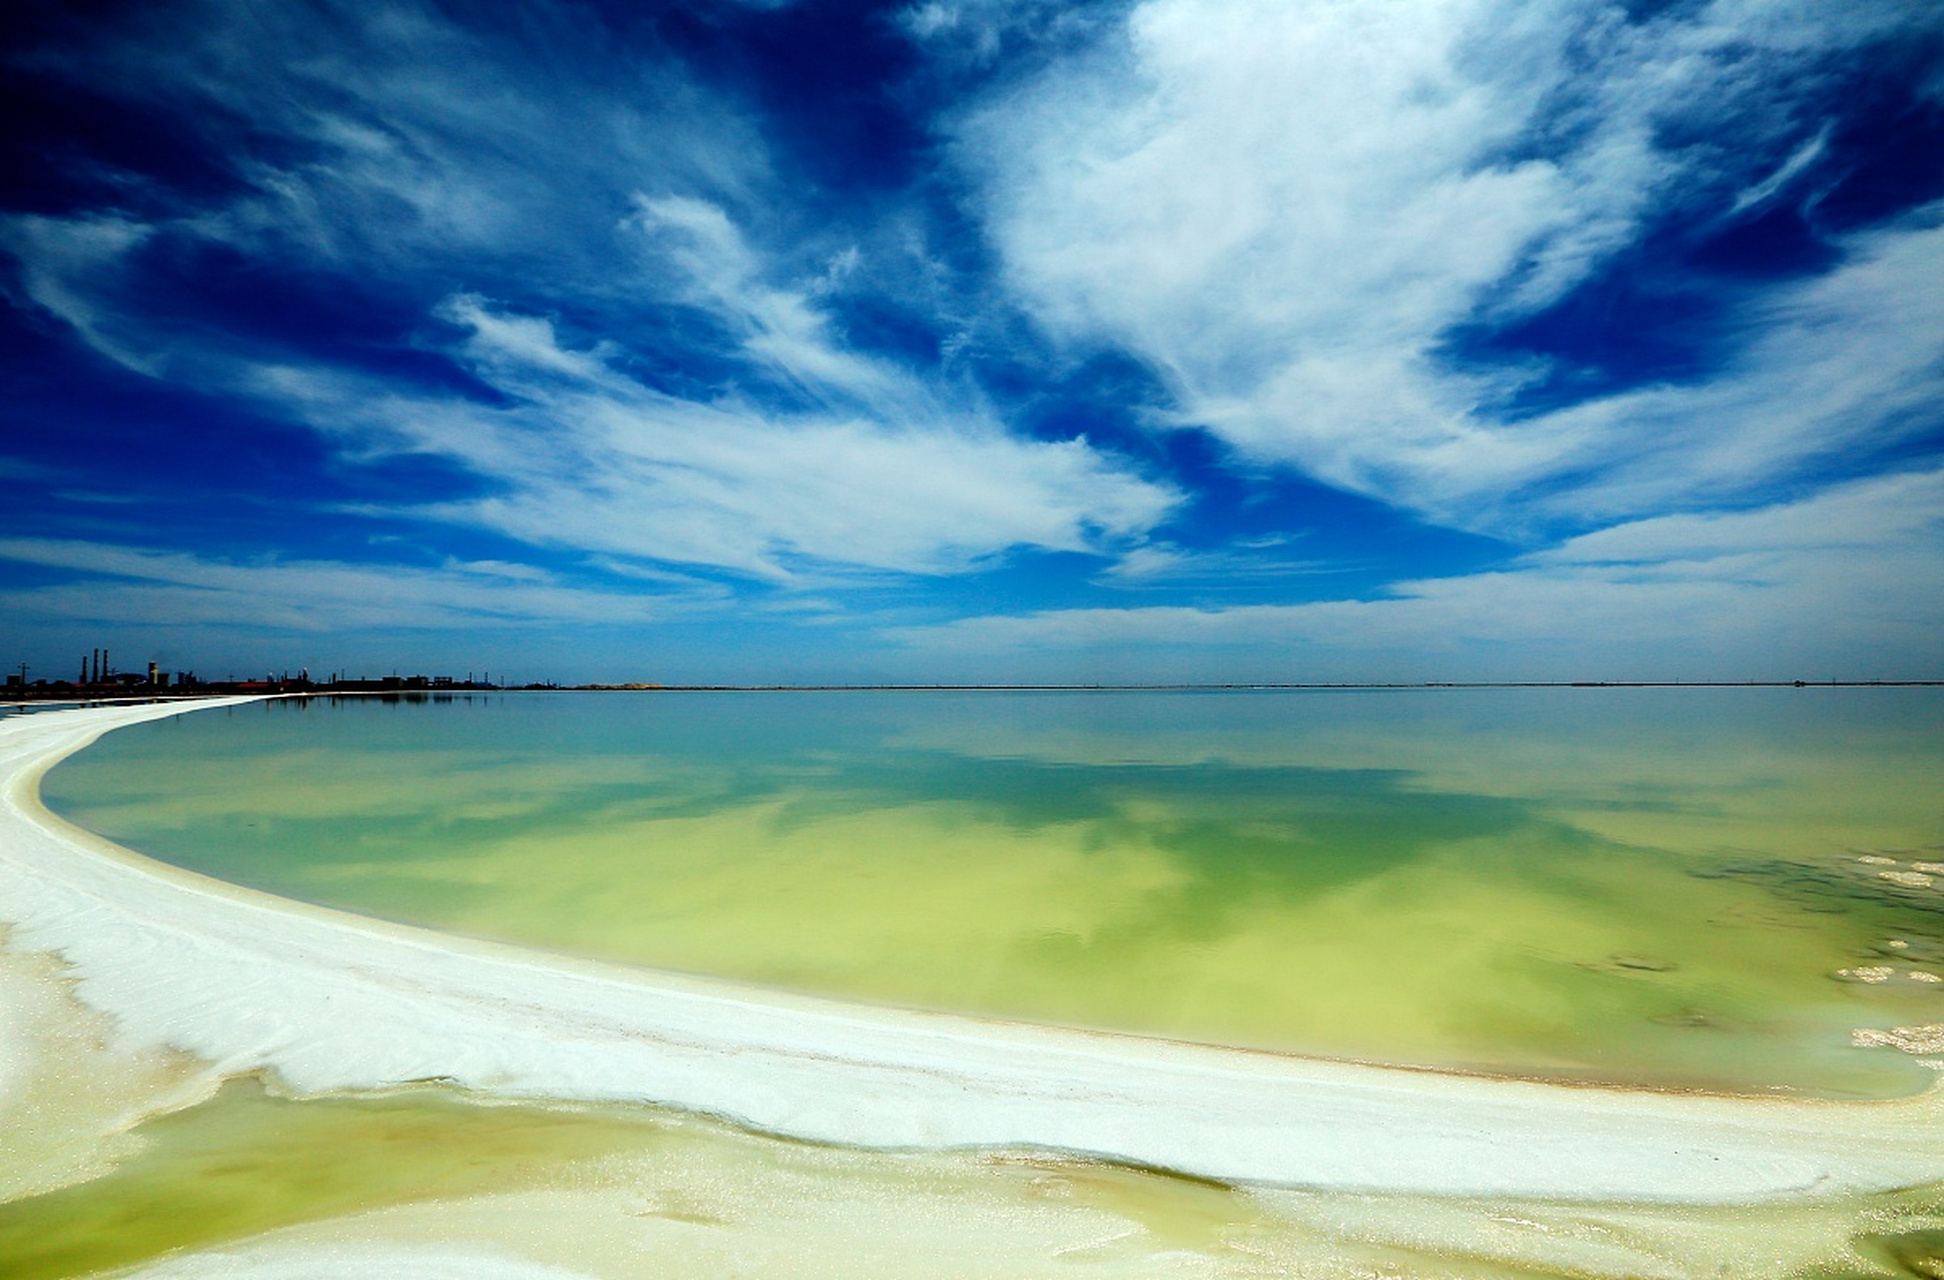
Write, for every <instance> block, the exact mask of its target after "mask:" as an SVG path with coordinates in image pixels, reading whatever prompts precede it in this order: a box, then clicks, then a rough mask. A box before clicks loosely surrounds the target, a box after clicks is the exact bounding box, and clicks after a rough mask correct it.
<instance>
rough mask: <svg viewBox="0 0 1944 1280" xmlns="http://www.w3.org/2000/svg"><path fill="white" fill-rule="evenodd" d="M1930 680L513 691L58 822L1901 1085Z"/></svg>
mask: <svg viewBox="0 0 1944 1280" xmlns="http://www.w3.org/2000/svg"><path fill="white" fill-rule="evenodd" d="M1940 779H1944V689H1889V688H1885V689H1842V690H1830V689H1801V690H1798V689H1706V690H1704V689H1540V690H1398V691H1342V692H1338V691H1278V692H1138V693H1128V692H1102V693H827V694H825V693H816V694H812V693H748V694H736V693H695V694H686V693H632V694H621V693H617V694H512V695H487V696H468V697H456V698H453V699H450V700H424V701H416V702H413V701H383V700H379V699H376V698H344V699H337V700H322V699H319V700H311V701H280V702H268V703H262V704H254V705H249V706H244V707H238V708H234V709H215V710H208V711H201V712H195V713H192V714H188V715H183V716H178V717H174V718H171V719H168V720H163V721H158V722H155V723H152V724H146V725H140V726H136V727H134V728H130V729H125V730H121V731H118V732H116V733H113V734H110V735H108V736H107V737H105V738H104V739H102V740H101V742H100V743H99V744H97V745H96V746H94V747H92V748H90V749H89V750H87V751H85V752H83V753H81V754H80V755H78V756H76V757H74V758H73V759H71V760H69V761H67V762H66V763H64V764H62V765H61V766H59V767H58V768H56V769H55V770H54V771H53V772H52V773H50V774H49V776H48V777H47V779H46V781H45V784H44V786H43V794H44V796H45V798H46V800H47V803H48V804H49V805H50V807H52V808H53V809H54V810H55V811H56V812H58V813H60V814H62V815H63V816H65V817H67V818H69V819H70V820H72V821H74V822H76V823H78V824H80V825H82V826H84V827H87V828H89V829H91V830H94V831H97V832H100V833H102V834H104V835H106V836H109V837H111V838H113V839H115V840H117V841H119V842H121V843H123V844H126V845H128V846H129V847H131V848H134V849H137V850H140V851H142V852H144V853H147V854H150V855H152V856H154V857H157V858H160V859H163V860H165V861H168V862H172V863H175V864H178V865H180V866H183V867H187V868H190V869H193V870H196V871H199V872H203V873H206V874H208V875H212V876H216V877H220V878H222V879H225V880H229V881H233V882H236V883H240V884H246V885H251V886H254V887H257V888H261V889H267V890H270V891H272V892H275V893H279V894H283V895H286V896H289V897H294V898H300V899H304V900H306V901H312V902H318V903H325V904H329V905H332V906H336V907H342V908H345V909H348V910H352V911H357V912H362V913H366V914H369V915H374V916H381V917H385V918H387V919H392V920H401V921H407V922H411V923H415V924H422V925H429V926H432V927H434V928H438V929H443V930H447V931H452V932H457V933H464V934H470V935H475V936H481V937H490V938H497V939H505V940H510V941H514V942H519V943H524V944H530V945H533V946H537V947H542V948H548V949H552V950H555V951H561V952H571V953H575V954H580V955H589V956H598V957H603V958H607V959H613V960H619V961H623V962H626V963H633V964H642V965H650V966H657V967H662V968H668V969H677V970H683V971H689V972H696V973H706V974H713V975H719V976H724V977H729V978H735V979H742V980H748V981H752V982H759V983H764V984H769V985H774V986H780V987H788V988H792V989H797V990H804V991H813V992H821V993H827V994H832V995H839V996H845V997H851V998H859V999H864V1000H870V1001H876V1002H881V1003H888V1004H897V1005H908V1006H920V1007H925V1008H937V1009H951V1010H962V1011H968V1012H975V1013H985V1014H996V1015H1003V1016H1007V1017H1017V1018H1024V1019H1031V1020H1036V1021H1045V1022H1054V1023H1061V1024H1069V1025H1082V1026H1093V1027H1107V1028H1117V1029H1123V1030H1129V1031H1135V1032H1141V1033H1145V1034H1153V1035H1162V1036H1172V1037H1180V1038H1185V1039H1193V1040H1203V1041H1211V1042H1218V1043H1226V1044H1240V1045H1249V1046H1257V1047H1262V1048H1269V1049H1277V1050H1289V1051H1299V1052H1305V1053H1315V1054H1325V1055H1330V1056H1337V1057H1347V1058H1356V1059H1364V1060H1375V1061H1384V1062H1397V1063H1412V1064H1424V1065H1432V1066H1442V1067H1457V1068H1465V1069H1480V1070H1487V1071H1494V1072H1511V1073H1517V1074H1524V1075H1535V1076H1544V1077H1555V1078H1574V1079H1595V1080H1603V1081H1625V1082H1636V1083H1649V1084H1658V1085H1676V1086H1701V1087H1708V1088H1716V1089H1726V1090H1735V1091H1743V1092H1764V1091H1771V1090H1787V1091H1797V1092H1806V1093H1815V1094H1822V1095H1829V1096H1881V1095H1888V1094H1896V1093H1904V1092H1913V1091H1915V1090H1918V1089H1920V1088H1923V1087H1925V1086H1926V1085H1928V1084H1929V1083H1930V1081H1931V1080H1932V1079H1933V1078H1934V1077H1933V1072H1932V1071H1931V1069H1929V1068H1928V1067H1926V1066H1924V1065H1923V1064H1922V1063H1921V1062H1920V1061H1919V1060H1918V1059H1917V1058H1916V1057H1915V1056H1913V1055H1911V1054H1907V1053H1904V1052H1901V1051H1899V1050H1897V1049H1895V1048H1890V1047H1858V1046H1857V1045H1855V1044H1854V1043H1853V1042H1852V1032H1853V1031H1855V1030H1856V1029H1859V1028H1875V1029H1883V1028H1892V1027H1898V1026H1910V1025H1921V1024H1925V1023H1937V1022H1940V1021H1944V983H1941V982H1938V981H1936V979H1937V978H1938V977H1944V783H1941V782H1940Z"/></svg>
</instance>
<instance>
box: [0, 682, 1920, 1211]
mask: <svg viewBox="0 0 1944 1280" xmlns="http://www.w3.org/2000/svg"><path fill="white" fill-rule="evenodd" d="M234 701H246V699H235V700H225V701H223V702H201V703H186V704H169V705H160V706H142V707H111V708H89V709H81V710H70V711H43V712H37V713H35V714H32V715H26V716H19V717H10V718H8V719H5V720H0V921H6V922H9V923H11V924H12V925H13V926H14V927H13V933H12V939H11V945H12V946H13V947H15V948H16V949H22V950H43V951H56V952H59V953H61V954H62V955H63V956H64V957H65V958H66V959H67V961H68V962H69V963H70V964H71V965H72V966H73V967H74V972H75V976H76V977H77V978H78V979H79V982H80V986H79V991H80V995H81V997H82V998H83V999H84V1000H86V1001H87V1002H89V1003H90V1004H92V1005H94V1006H95V1007H97V1008H99V1009H101V1010H103V1011H105V1012H106V1013H108V1014H110V1015H111V1016H113V1017H114V1018H115V1019H117V1020H118V1022H119V1024H120V1026H121V1028H122V1031H123V1034H124V1035H125V1037H126V1038H127V1039H128V1040H129V1042H130V1043H131V1044H144V1045H153V1044H168V1045H173V1046H176V1047H178V1048H182V1049H186V1050H188V1051H190V1052H192V1053H195V1054H197V1055H199V1056H201V1057H202V1058H204V1059H206V1060H209V1061H211V1062H213V1063H215V1064H216V1066H217V1068H218V1069H219V1070H221V1071H223V1072H243V1071H250V1070H257V1069H270V1070H274V1071H275V1072H277V1073H278V1074H279V1075H280V1076H281V1077H282V1079H283V1080H284V1081H286V1082H287V1083H288V1085H289V1086H290V1087H291V1088H293V1089H295V1090H297V1091H299V1092H323V1091H332V1090H345V1089H361V1088H373V1087H384V1086H387V1085H396V1084H399V1083H402V1082H408V1081H416V1080H424V1079H427V1078H449V1079H451V1080H453V1081H455V1082H457V1083H458V1084H460V1085H463V1086H465V1087H467V1088H470V1089H475V1090H481V1091H486V1092H490V1093H495V1094H499V1095H504V1096H520V1097H549V1098H575V1099H589V1100H624V1101H638V1102H648V1103H658V1104H664V1105H670V1106H675V1107H680V1108H686V1109H693V1110H698V1111H706V1112H711V1113H715V1114H718V1115H722V1116H725V1117H728V1118H730V1119H732V1120H735V1121H737V1122H739V1123H742V1124H745V1125H748V1126H751V1127H753V1128H758V1129H763V1130H768V1131H771V1132H774V1133H780V1134H786V1135H790V1136H794V1137H799V1138H807V1139H813V1140H819V1141H828V1142H835V1143H844V1144H851V1145H858V1146H869V1147H945V1146H995V1147H1019V1146H1028V1147H1045V1148H1055V1149H1060V1150H1064V1151H1071V1152H1079V1153H1089V1154H1094V1155H1099V1156H1105V1157H1109V1158H1113V1159H1118V1160H1123V1161H1129V1162H1133V1163H1138V1164H1147V1165H1153V1166H1158V1167H1162V1168H1168V1169H1174V1170H1179V1171H1182V1172H1186V1173H1192V1174H1196V1175H1200V1176H1205V1177H1211V1178H1220V1179H1228V1180H1236V1181H1249V1182H1265V1183H1279V1184H1286V1185H1294V1186H1307V1187H1324V1188H1336V1189H1349V1190H1370V1191H1389V1192H1411V1193H1424V1194H1434V1195H1473V1194H1479V1195H1484V1194H1494V1195H1512V1196H1520V1197H1531V1198H1548V1199H1567V1200H1600V1201H1642V1202H1648V1201H1652V1202H1680V1203H1696V1204H1701V1203H1727V1202H1735V1201H1746V1200H1759V1199H1771V1198H1777V1197H1788V1196H1805V1195H1808V1196H1820V1195H1836V1194H1848V1193H1853V1192H1857V1191H1876V1190H1888V1189H1891V1188H1895V1187H1902V1186H1909V1185H1914V1184H1919V1183H1925V1182H1932V1181H1937V1180H1940V1179H1944V1096H1941V1095H1940V1093H1939V1091H1937V1090H1933V1091H1931V1092H1930V1093H1928V1094H1926V1095H1924V1096H1922V1097H1919V1098H1913V1099H1905V1100H1898V1101H1892V1102H1878V1103H1836V1102H1815V1101H1800V1100H1781V1099H1776V1100H1770V1099H1738V1098H1713V1097H1695V1096H1677V1095H1667V1094H1655V1093H1647V1092H1629V1091H1622V1090H1608V1089H1590V1088H1572V1087H1564V1086H1556V1085H1544V1084H1531V1083H1522V1082H1516V1081H1498V1080H1484V1079H1475V1078H1468V1077H1456V1076H1445V1075H1438V1074H1435V1073H1430V1072H1421V1071H1403V1070H1390V1069H1385V1068H1379V1067H1367V1066H1357V1065H1350V1064H1341V1063H1331V1062H1321V1061H1312V1060H1306V1059H1297V1058H1287V1057H1279V1056H1275V1055H1268V1054H1261V1053H1250V1052H1241V1051H1232V1050H1224V1049H1219V1048H1205V1047H1199V1046H1192V1045H1183V1044H1174V1043H1167V1042H1159V1041H1153V1040H1145V1039H1140V1038H1137V1037H1132V1036H1112V1035H1099V1034H1092V1033H1084V1032H1069V1031H1060V1030H1055V1029H1047V1028H1040V1027H1032V1026H1024V1025H1019V1024H1012V1023H1003V1022H995V1021H988V1020H981V1019H975V1018H968V1017H955V1016H948V1015H932V1014H921V1013H904V1012H898V1011H894V1010H885V1009H879V1008H873V1007H868V1006H861V1005H852V1004H845V1003H841V1002H836V1001H825V1000H817V999H811V998H803V997H795V996H791V995H788V994H783V993H777V992H770V991H765V990H760V989H755V988H749V987H743V986H738V985H734V984H730V983H717V982H711V981H706V980H699V979H692V978H685V977H678V976H674V975H662V974H657V973H653V972H649V971H644V970H636V969H628V968H623V967H619V966H606V965H599V964H592V963H584V962H577V961H573V960H568V959H561V958H557V957H552V956H546V955H541V954H536V953H533V952H527V951H523V950H520V949H517V948H513V947H505V946H498V945H494V944H489V943H481V942H474V941H469V940H465V939H457V938H452V937H448V936H445V935H440V934H437V933H433V932H429V931H425V930H419V929H412V928H406V927H402V926H393V925H388V924H384V923H381V922H376V921H371V920H366V919H363V918H360V917H355V916H350V915H346V914H343V913H339V912H335V911H330V910H326V909H322V908H315V907H310V906H306V905H302V904H298V903H292V902H288V901H285V900H283V899H278V898H275V897H271V896H269V895H265V894H260V893H256V892H253V891H250V890H245V889H240V888H236V887H234V886H230V885H225V884H221V883H219V882H216V881H212V880H209V879H206V878H204V877H201V876H197V875H194V874H191V873H188V872H184V871H181V870H179V869H176V868H172V867H167V866H164V865H162V864H159V863H155V862H152V861H150V860H148V859H145V858H142V857H140V856H139V855H136V854H133V853H130V852H128V851H127V850H123V849H120V848H118V847H117V846H114V845H112V844H110V843H108V842H106V841H103V840H100V839H98V838H95V837H93V836H90V835H88V834H87V833H85V832H81V831H78V830H76V829H75V828H73V827H71V826H69V825H68V824H66V823H63V822H61V821H60V820H59V819H57V818H54V817H53V816H52V815H50V814H48V813H47V812H46V811H45V810H44V809H43V808H42V807H41V805H40V803H39V801H38V798H37V795H36V791H37V785H38V780H39V778H40V775H41V774H42V773H43V772H44V771H45V770H46V769H47V767H48V766H50V765H51V764H53V763H54V762H55V761H57V760H59V759H60V758H62V757H63V756H65V755H67V754H69V753H71V752H73V751H75V750H78V749H80V748H81V747H83V746H85V745H87V744H88V743H89V742H91V741H93V740H94V739H95V738H96V737H98V736H99V735H100V734H101V733H103V732H105V731H107V730H109V729H113V728H118V727H121V726H123V725H129V724H135V723H138V722H141V721H145V720H152V719H158V718H161V717H164V716H169V715H175V714H178V713H181V712H183V711H188V710H194V709H198V708H205V707H211V706H221V705H229V704H230V703H231V702H234Z"/></svg>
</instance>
